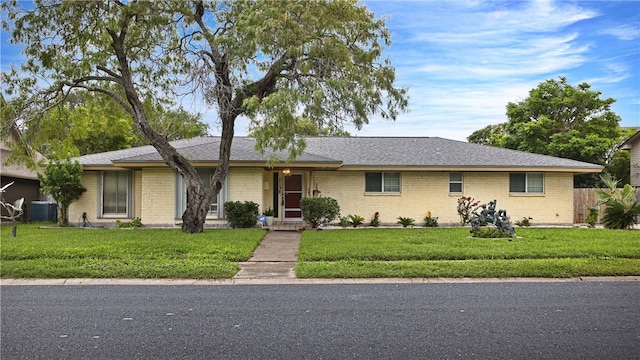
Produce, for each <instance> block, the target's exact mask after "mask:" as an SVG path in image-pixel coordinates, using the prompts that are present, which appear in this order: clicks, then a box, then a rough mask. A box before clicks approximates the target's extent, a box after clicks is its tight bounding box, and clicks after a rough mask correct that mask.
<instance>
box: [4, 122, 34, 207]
mask: <svg viewBox="0 0 640 360" xmlns="http://www.w3.org/2000/svg"><path fill="white" fill-rule="evenodd" d="M20 139H21V135H20V131H19V130H18V129H17V128H16V127H13V128H12V131H11V133H10V134H9V136H8V137H7V138H5V139H1V140H0V152H1V155H0V164H1V166H0V182H1V184H0V187H2V186H5V185H6V184H8V183H10V182H13V185H11V186H10V187H9V188H7V190H6V193H5V194H4V198H5V201H6V202H8V203H11V204H13V203H14V202H15V201H16V200H18V199H20V198H24V205H23V210H24V212H23V214H22V218H23V219H29V218H30V216H31V202H32V201H37V200H40V199H42V198H43V196H42V194H41V193H40V180H38V174H37V172H36V171H34V170H30V169H28V168H27V167H26V166H24V165H16V164H11V165H5V162H6V161H7V159H8V158H9V156H10V155H11V152H12V150H11V147H10V146H9V145H10V144H9V143H13V144H21V140H20ZM36 156H38V160H40V159H43V157H42V155H40V154H38V153H36ZM2 215H4V216H7V215H8V214H7V213H6V211H5V209H4V208H2Z"/></svg>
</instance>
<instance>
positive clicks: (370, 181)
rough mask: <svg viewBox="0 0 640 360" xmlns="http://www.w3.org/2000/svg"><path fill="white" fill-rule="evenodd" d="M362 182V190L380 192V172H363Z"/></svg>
mask: <svg viewBox="0 0 640 360" xmlns="http://www.w3.org/2000/svg"><path fill="white" fill-rule="evenodd" d="M364 182H365V185H364V191H366V192H382V173H366V174H364Z"/></svg>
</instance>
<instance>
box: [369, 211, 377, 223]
mask: <svg viewBox="0 0 640 360" xmlns="http://www.w3.org/2000/svg"><path fill="white" fill-rule="evenodd" d="M369 225H371V226H373V227H378V226H380V213H379V212H377V211H376V213H375V214H373V217H372V218H371V224H369Z"/></svg>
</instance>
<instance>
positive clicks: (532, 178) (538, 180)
mask: <svg viewBox="0 0 640 360" xmlns="http://www.w3.org/2000/svg"><path fill="white" fill-rule="evenodd" d="M543 191H544V175H543V174H542V173H533V174H527V192H530V193H542V192H543Z"/></svg>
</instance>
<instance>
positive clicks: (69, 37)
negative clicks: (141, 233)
mask: <svg viewBox="0 0 640 360" xmlns="http://www.w3.org/2000/svg"><path fill="white" fill-rule="evenodd" d="M2 9H3V10H4V11H5V13H6V15H7V16H6V21H4V22H3V26H4V28H5V29H7V30H9V31H10V32H11V36H12V38H11V41H12V42H14V43H21V44H23V46H24V53H25V55H26V56H27V61H26V62H25V63H24V64H22V66H21V71H20V72H18V71H17V69H12V70H11V72H9V73H6V74H3V79H5V82H6V83H7V87H6V89H7V91H8V92H9V93H17V94H18V96H21V97H23V98H25V101H23V102H22V103H23V104H24V106H23V107H22V109H21V111H20V114H21V117H22V118H23V119H24V120H25V121H30V120H33V119H36V118H37V115H38V114H39V113H41V112H42V111H43V109H44V110H47V109H49V108H51V107H53V106H55V104H57V103H59V102H62V101H64V100H66V98H67V96H68V95H69V94H70V93H72V92H75V91H79V90H83V91H91V92H99V93H102V94H106V95H108V96H110V97H111V98H112V99H113V100H114V101H115V102H116V103H118V104H119V105H120V106H121V107H122V108H123V109H124V110H125V111H126V112H127V113H128V114H129V115H130V116H131V118H132V119H133V121H134V123H135V125H136V127H137V128H138V129H139V130H140V132H141V133H142V134H143V135H144V137H145V138H146V139H147V140H148V141H149V143H150V144H151V145H152V146H154V147H155V148H156V150H157V151H158V153H159V154H160V155H161V156H162V158H163V159H164V161H165V162H166V164H167V165H168V166H169V167H171V168H172V169H174V170H175V171H177V172H179V173H180V174H181V175H183V177H184V179H185V183H186V185H187V194H188V199H187V204H188V205H187V208H186V210H185V212H184V213H183V215H182V220H183V222H182V230H183V231H184V232H189V233H195V232H202V231H203V225H204V221H205V217H206V214H207V211H206V208H207V207H208V206H209V204H210V203H211V200H212V199H213V198H214V197H215V196H217V194H218V193H219V191H220V189H221V188H222V183H223V181H224V179H225V178H226V176H227V173H228V170H229V158H230V151H231V143H232V141H233V135H234V126H235V120H236V119H237V118H238V117H239V116H241V115H244V116H247V117H248V118H249V119H251V125H250V133H251V134H252V135H253V136H254V137H255V138H256V143H257V147H258V150H260V151H266V150H267V149H269V148H272V149H280V150H282V149H288V150H289V152H290V154H291V157H292V158H293V157H295V156H297V155H298V154H299V153H300V152H301V151H302V150H303V148H304V145H305V144H304V140H303V139H302V137H300V136H299V130H300V129H301V127H303V126H302V125H303V124H302V122H306V121H311V122H312V123H313V124H314V125H315V126H316V127H317V128H319V129H326V128H342V126H343V125H344V124H346V123H352V124H354V125H355V126H356V127H357V128H360V127H362V126H363V125H364V124H366V123H367V122H368V117H369V116H370V115H372V114H376V113H377V114H380V115H381V116H382V117H383V118H387V119H391V120H393V119H395V118H396V116H397V115H398V113H399V112H401V111H404V110H406V108H407V98H406V89H399V88H396V87H394V81H395V70H394V68H393V67H392V66H391V63H390V61H389V59H382V60H381V54H382V51H383V49H384V48H385V47H386V46H389V45H390V34H389V31H388V29H387V28H386V24H385V20H384V19H378V18H376V17H375V16H374V14H373V13H371V12H370V11H369V10H368V9H367V8H366V7H365V6H364V5H362V4H359V3H357V2H356V1H355V0H335V1H332V0H321V1H281V0H256V1H231V0H228V1H225V0H222V1H217V2H209V1H207V2H205V1H199V0H195V1H191V2H179V1H173V0H159V1H153V2H151V1H128V2H120V1H115V0H111V1H100V2H97V1H88V2H79V1H54V0H50V1H44V0H38V1H36V2H35V6H34V8H33V9H32V10H29V11H27V10H25V9H22V8H21V7H20V6H19V5H18V4H17V3H16V2H5V3H3V4H2ZM21 73H22V74H30V76H29V77H20V74H21ZM38 78H46V79H47V80H48V81H49V83H51V86H49V87H47V88H45V89H39V87H40V85H41V84H40V83H38V82H37V81H36V80H35V79H38ZM188 87H191V91H192V93H193V94H201V95H202V96H203V97H204V99H205V100H206V102H207V103H208V104H210V105H212V106H215V107H216V109H217V115H218V117H219V119H218V120H219V122H220V125H221V142H220V151H219V158H218V163H217V167H216V171H215V173H214V175H213V177H212V182H211V183H212V184H213V185H212V186H210V187H205V186H204V184H203V182H202V180H201V179H200V176H199V175H198V173H197V171H196V170H195V168H194V167H193V166H192V165H191V164H190V163H189V161H188V159H186V158H185V157H184V156H182V155H181V154H180V153H178V152H177V151H176V149H175V148H173V147H172V146H171V145H170V144H169V142H168V140H167V138H166V137H165V136H163V135H162V133H161V132H160V131H159V130H158V129H154V127H153V126H152V125H151V122H150V118H151V116H150V114H149V111H148V109H147V108H146V107H145V105H144V99H146V98H148V97H151V98H154V99H156V100H157V101H161V102H164V101H170V99H172V98H174V97H175V96H177V95H178V92H180V91H184V90H185V88H188ZM34 88H35V89H37V91H35V92H34V91H33V89H34ZM305 127H306V125H305Z"/></svg>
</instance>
